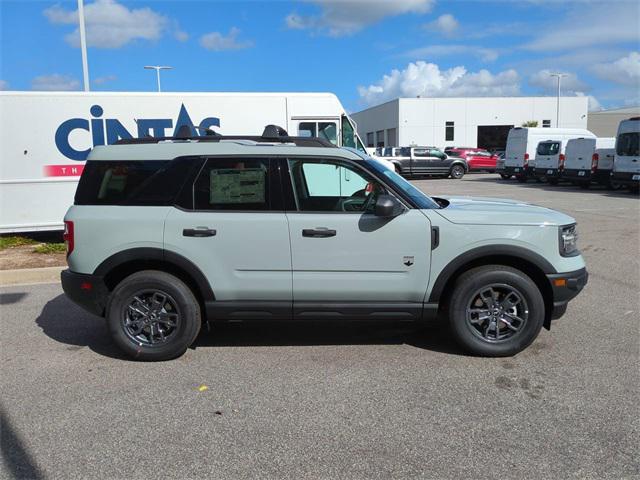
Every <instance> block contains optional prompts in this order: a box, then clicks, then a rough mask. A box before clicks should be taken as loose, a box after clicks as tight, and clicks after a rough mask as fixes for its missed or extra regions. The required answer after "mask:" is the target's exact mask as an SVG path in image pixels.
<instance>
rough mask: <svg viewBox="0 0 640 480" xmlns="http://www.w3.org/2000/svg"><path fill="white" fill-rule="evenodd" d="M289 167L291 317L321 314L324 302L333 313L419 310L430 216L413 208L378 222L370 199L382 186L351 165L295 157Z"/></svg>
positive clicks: (426, 270)
mask: <svg viewBox="0 0 640 480" xmlns="http://www.w3.org/2000/svg"><path fill="white" fill-rule="evenodd" d="M287 167H288V173H289V174H288V179H289V182H291V183H288V182H287V186H285V190H286V189H289V190H290V191H291V192H292V197H293V198H292V207H291V209H290V210H288V211H287V218H288V220H289V230H290V238H291V258H292V268H293V299H294V314H296V312H297V313H298V314H299V315H301V316H305V313H304V312H307V313H309V312H312V311H319V310H323V311H326V310H327V308H329V307H326V308H325V307H323V305H325V306H326V304H331V305H333V307H331V308H334V310H333V314H335V315H340V314H341V312H342V313H344V312H346V311H350V310H351V313H353V311H354V310H353V309H355V310H357V309H358V308H360V309H362V308H365V307H366V308H368V304H373V305H374V308H375V305H377V306H378V307H379V308H381V309H383V310H384V308H386V307H383V305H384V304H393V305H395V307H393V306H392V307H391V308H396V309H397V308H399V307H398V304H409V305H410V309H411V308H413V309H417V310H419V309H421V302H422V299H423V297H424V294H425V290H426V285H427V282H428V278H429V266H430V248H429V246H430V238H431V232H430V223H429V220H428V218H427V217H426V216H425V215H424V214H423V213H422V212H420V211H419V210H416V209H408V210H406V211H405V212H404V213H402V214H401V215H399V216H397V217H394V218H380V217H376V216H375V215H374V214H373V208H372V207H373V204H374V203H375V198H376V197H377V195H379V194H381V193H384V192H386V189H385V187H384V186H383V185H382V184H381V183H380V182H378V181H377V180H376V179H375V178H374V177H373V176H372V175H371V174H369V173H368V172H367V171H365V170H364V169H362V168H361V167H360V166H358V165H357V164H355V163H351V162H348V161H345V160H339V159H313V158H294V159H289V160H288V161H287ZM283 181H284V180H283ZM359 302H367V303H361V304H360V305H359V306H358V303H359ZM314 304H315V305H316V307H314V306H313V305H314ZM338 304H342V305H343V307H344V309H343V307H341V306H339V305H338ZM331 308H329V310H331ZM417 310H416V311H417ZM328 314H329V315H332V314H331V313H328ZM309 315H310V316H311V315H312V314H311V313H309Z"/></svg>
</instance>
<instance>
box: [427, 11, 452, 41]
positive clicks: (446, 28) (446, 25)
mask: <svg viewBox="0 0 640 480" xmlns="http://www.w3.org/2000/svg"><path fill="white" fill-rule="evenodd" d="M458 27H460V24H459V23H458V21H457V20H456V18H455V17H454V16H453V15H451V14H450V13H445V14H444V15H440V16H439V17H438V18H436V19H435V20H434V21H433V22H429V23H427V24H425V25H424V28H426V29H427V30H430V31H432V32H435V33H440V34H442V35H445V36H447V37H451V36H453V34H455V33H456V32H457V30H458Z"/></svg>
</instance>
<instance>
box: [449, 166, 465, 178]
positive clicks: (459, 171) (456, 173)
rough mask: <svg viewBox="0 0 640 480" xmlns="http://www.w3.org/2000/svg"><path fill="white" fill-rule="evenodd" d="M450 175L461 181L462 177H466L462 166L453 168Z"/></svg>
mask: <svg viewBox="0 0 640 480" xmlns="http://www.w3.org/2000/svg"><path fill="white" fill-rule="evenodd" d="M449 175H450V176H451V178H453V179H454V180H460V179H461V178H462V177H464V167H463V166H462V165H454V166H452V167H451V170H450V171H449Z"/></svg>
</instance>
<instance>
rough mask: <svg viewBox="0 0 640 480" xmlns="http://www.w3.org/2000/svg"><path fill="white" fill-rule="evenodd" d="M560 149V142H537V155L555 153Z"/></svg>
mask: <svg viewBox="0 0 640 480" xmlns="http://www.w3.org/2000/svg"><path fill="white" fill-rule="evenodd" d="M559 151H560V142H540V143H539V144H538V150H537V153H538V155H557V154H558V152H559Z"/></svg>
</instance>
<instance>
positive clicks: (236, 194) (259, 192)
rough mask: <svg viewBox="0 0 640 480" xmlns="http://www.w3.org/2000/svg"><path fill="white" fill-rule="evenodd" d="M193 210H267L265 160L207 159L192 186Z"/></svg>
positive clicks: (266, 170)
mask: <svg viewBox="0 0 640 480" xmlns="http://www.w3.org/2000/svg"><path fill="white" fill-rule="evenodd" d="M193 200H194V206H195V209H196V210H269V209H270V185H269V160H267V159H253V158H237V159H231V158H229V159H227V158H224V159H223V158H211V159H209V160H207V163H206V164H205V166H204V167H203V168H202V170H201V171H200V174H199V175H198V178H197V179H196V181H195V183H194V185H193Z"/></svg>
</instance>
